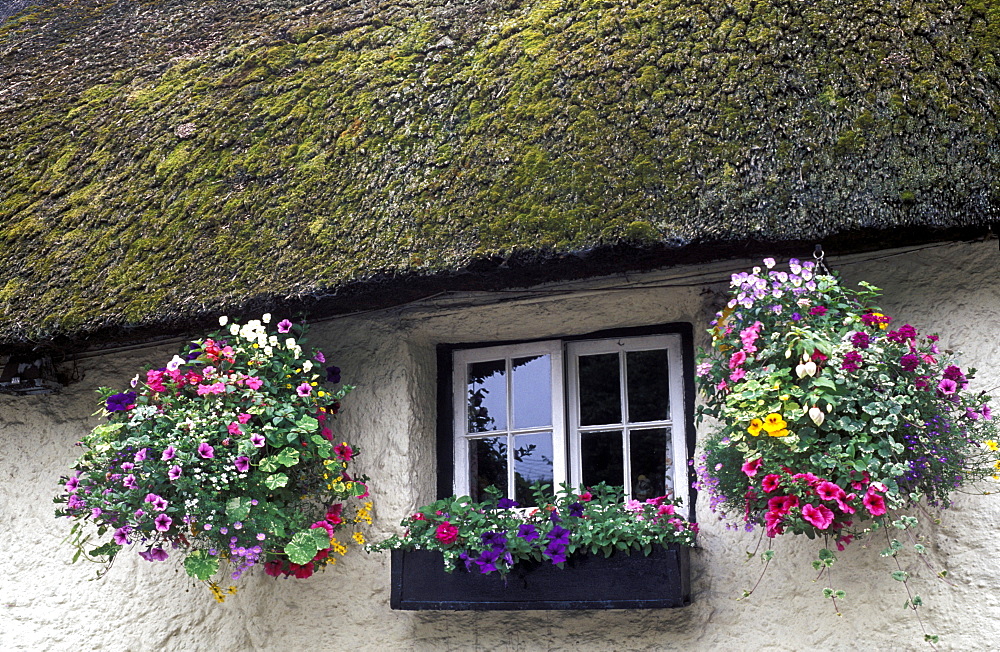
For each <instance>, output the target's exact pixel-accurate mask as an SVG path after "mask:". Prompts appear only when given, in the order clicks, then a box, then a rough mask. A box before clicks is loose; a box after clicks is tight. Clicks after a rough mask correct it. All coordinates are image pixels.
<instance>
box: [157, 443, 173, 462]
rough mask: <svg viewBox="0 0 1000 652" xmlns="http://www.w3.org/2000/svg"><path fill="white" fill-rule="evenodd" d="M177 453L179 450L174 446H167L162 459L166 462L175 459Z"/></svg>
mask: <svg viewBox="0 0 1000 652" xmlns="http://www.w3.org/2000/svg"><path fill="white" fill-rule="evenodd" d="M176 453H177V450H176V449H175V448H174V447H173V446H167V447H166V448H165V449H164V450H163V455H161V456H160V459H161V460H163V461H164V462H166V461H167V460H172V459H174V455H175V454H176Z"/></svg>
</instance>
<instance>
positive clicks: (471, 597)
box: [389, 544, 691, 611]
mask: <svg viewBox="0 0 1000 652" xmlns="http://www.w3.org/2000/svg"><path fill="white" fill-rule="evenodd" d="M689 556H690V548H688V547H687V546H680V545H676V544H671V545H670V546H668V547H666V548H662V547H659V546H657V547H656V548H654V549H653V551H652V553H651V554H650V555H649V556H646V555H643V554H642V552H641V551H634V550H633V551H632V552H631V554H628V553H626V552H615V553H614V554H612V555H611V556H610V557H604V555H600V554H598V555H589V554H576V555H573V556H572V557H571V558H570V559H569V560H568V561H567V562H566V565H565V568H559V567H557V566H555V565H554V564H552V563H551V562H522V563H519V564H516V565H515V566H514V568H513V569H512V570H511V572H510V573H509V574H508V575H507V576H506V578H504V577H501V576H500V575H498V574H497V573H490V574H488V575H483V574H482V573H479V572H467V571H465V570H464V569H461V568H458V569H456V570H455V571H454V572H451V573H448V572H445V570H444V560H443V559H442V557H441V553H440V552H437V551H434V550H393V551H392V594H391V596H390V600H389V604H390V606H391V607H392V608H393V609H407V610H421V609H445V610H452V611H458V610H511V611H519V610H524V609H663V608H669V607H683V606H686V605H688V604H690V603H691V580H690V568H689V565H690V561H689Z"/></svg>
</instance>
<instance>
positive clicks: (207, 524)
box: [204, 523, 212, 532]
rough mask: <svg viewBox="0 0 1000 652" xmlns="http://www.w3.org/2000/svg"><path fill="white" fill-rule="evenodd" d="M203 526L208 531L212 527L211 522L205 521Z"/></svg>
mask: <svg viewBox="0 0 1000 652" xmlns="http://www.w3.org/2000/svg"><path fill="white" fill-rule="evenodd" d="M204 528H205V531H206V532H208V531H209V530H211V529H212V524H211V523H205V526H204Z"/></svg>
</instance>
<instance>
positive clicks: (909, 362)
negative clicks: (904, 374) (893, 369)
mask: <svg viewBox="0 0 1000 652" xmlns="http://www.w3.org/2000/svg"><path fill="white" fill-rule="evenodd" d="M919 364H920V356H919V355H915V354H913V353H907V354H906V355H904V356H903V357H901V358H900V359H899V366H900V367H902V368H903V370H904V371H916V369H917V366H918V365H919Z"/></svg>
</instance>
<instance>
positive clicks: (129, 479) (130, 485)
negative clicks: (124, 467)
mask: <svg viewBox="0 0 1000 652" xmlns="http://www.w3.org/2000/svg"><path fill="white" fill-rule="evenodd" d="M122 486H124V487H125V488H126V489H135V488H136V487H138V486H139V485H138V483H136V481H135V476H134V475H132V474H131V473H129V474H128V475H126V476H125V479H124V480H122Z"/></svg>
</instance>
